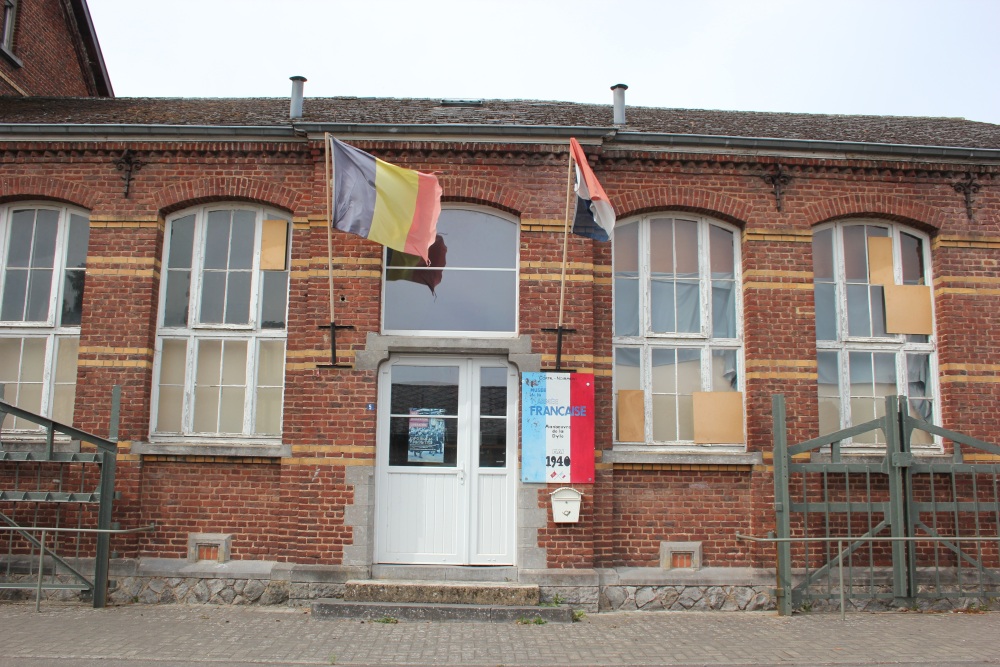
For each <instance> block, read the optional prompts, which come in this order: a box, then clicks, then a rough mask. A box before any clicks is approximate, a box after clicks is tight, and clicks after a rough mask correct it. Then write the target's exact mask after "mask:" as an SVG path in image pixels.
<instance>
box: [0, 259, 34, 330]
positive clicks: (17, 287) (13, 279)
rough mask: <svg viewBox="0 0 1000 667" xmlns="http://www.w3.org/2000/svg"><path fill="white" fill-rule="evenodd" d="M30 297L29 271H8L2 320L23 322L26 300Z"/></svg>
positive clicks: (1, 313)
mask: <svg viewBox="0 0 1000 667" xmlns="http://www.w3.org/2000/svg"><path fill="white" fill-rule="evenodd" d="M27 295H28V271H25V270H13V269H7V275H6V280H5V281H4V286H3V307H2V308H0V320H5V321H8V322H21V321H23V320H24V300H25V298H26V297H27Z"/></svg>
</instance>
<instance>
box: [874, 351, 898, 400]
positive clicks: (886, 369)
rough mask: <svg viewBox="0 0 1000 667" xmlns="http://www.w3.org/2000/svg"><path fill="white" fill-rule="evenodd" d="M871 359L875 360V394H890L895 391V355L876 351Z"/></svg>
mask: <svg viewBox="0 0 1000 667" xmlns="http://www.w3.org/2000/svg"><path fill="white" fill-rule="evenodd" d="M872 359H873V361H874V362H875V395H876V396H892V395H893V394H895V393H896V355H895V354H892V353H885V352H876V353H875V354H873V355H872Z"/></svg>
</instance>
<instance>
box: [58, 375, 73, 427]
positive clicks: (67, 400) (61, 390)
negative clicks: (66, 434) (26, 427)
mask: <svg viewBox="0 0 1000 667" xmlns="http://www.w3.org/2000/svg"><path fill="white" fill-rule="evenodd" d="M75 402H76V384H75V383H74V384H57V385H56V386H55V388H54V390H53V392H52V420H53V421H57V422H59V423H60V424H69V425H72V424H73V405H74V403H75Z"/></svg>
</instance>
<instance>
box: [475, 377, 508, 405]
mask: <svg viewBox="0 0 1000 667" xmlns="http://www.w3.org/2000/svg"><path fill="white" fill-rule="evenodd" d="M479 414H480V415H492V416H497V417H504V416H506V415H507V369H506V368H483V369H480V373H479Z"/></svg>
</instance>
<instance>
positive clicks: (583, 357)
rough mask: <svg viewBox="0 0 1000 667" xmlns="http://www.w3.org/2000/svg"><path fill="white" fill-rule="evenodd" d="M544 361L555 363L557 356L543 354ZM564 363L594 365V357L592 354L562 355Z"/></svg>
mask: <svg viewBox="0 0 1000 667" xmlns="http://www.w3.org/2000/svg"><path fill="white" fill-rule="evenodd" d="M542 359H543V360H549V361H555V359H556V355H554V354H543V355H542ZM562 359H563V361H575V362H577V363H587V364H592V363H594V355H592V354H564V355H562Z"/></svg>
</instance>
